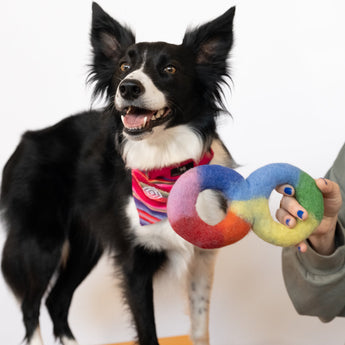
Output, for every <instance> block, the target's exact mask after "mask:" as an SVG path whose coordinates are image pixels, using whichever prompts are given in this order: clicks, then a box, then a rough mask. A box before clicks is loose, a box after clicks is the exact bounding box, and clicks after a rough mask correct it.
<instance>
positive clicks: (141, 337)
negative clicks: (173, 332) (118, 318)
mask: <svg viewBox="0 0 345 345" xmlns="http://www.w3.org/2000/svg"><path fill="white" fill-rule="evenodd" d="M164 260H165V254H164V253H162V252H150V251H147V250H146V249H144V248H142V247H136V248H135V249H134V250H133V252H131V253H127V255H126V257H125V258H124V260H123V261H122V267H123V273H124V294H125V297H126V300H127V303H128V305H129V307H130V310H131V312H132V316H133V321H134V324H135V327H136V331H137V336H138V344H139V345H158V340H157V334H156V326H155V319H154V307H153V275H154V274H155V272H156V271H157V270H158V269H159V268H160V267H161V265H162V264H163V262H164Z"/></svg>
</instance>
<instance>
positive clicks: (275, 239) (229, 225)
mask: <svg viewBox="0 0 345 345" xmlns="http://www.w3.org/2000/svg"><path fill="white" fill-rule="evenodd" d="M285 183H287V184H290V185H292V186H293V187H294V188H295V197H296V199H297V201H298V202H299V203H300V204H301V205H302V206H303V207H304V208H305V209H306V210H307V211H308V218H307V219H306V220H304V221H298V222H297V225H296V226H295V227H294V228H293V229H291V228H288V227H287V226H285V225H283V224H280V223H278V222H276V221H275V220H273V218H272V216H271V213H270V209H269V204H268V199H269V197H270V195H271V192H272V191H273V189H275V187H276V186H278V185H281V184H285ZM205 189H214V190H218V191H221V192H222V193H223V195H224V196H225V197H226V198H227V199H228V200H229V201H230V205H229V208H228V211H227V214H226V216H225V218H224V219H223V220H222V221H221V222H219V223H218V224H216V225H209V224H207V223H205V222H204V221H203V220H202V219H201V218H200V217H199V215H198V213H197V210H196V207H195V205H196V201H197V198H198V195H199V193H200V192H201V191H203V190H205ZM322 217H323V198H322V194H321V192H320V190H319V189H318V188H317V186H316V184H315V181H314V180H313V179H312V178H311V177H310V176H309V175H308V174H306V173H305V172H303V171H302V170H300V169H298V168H296V167H294V166H292V165H289V164H283V163H276V164H269V165H266V166H264V167H262V168H260V169H258V170H256V171H254V172H253V173H252V174H251V175H250V176H249V177H248V178H247V179H244V178H243V177H242V176H241V175H240V174H239V173H237V172H236V171H234V170H232V169H229V168H226V167H222V166H219V165H203V166H199V167H196V168H193V169H191V170H189V171H187V172H186V173H185V174H183V175H182V176H181V177H180V178H179V179H178V180H177V182H176V183H175V185H174V187H173V189H172V190H171V193H170V195H169V199H168V219H169V221H170V224H171V226H172V228H173V229H174V230H175V231H176V233H177V234H179V235H180V236H181V237H183V238H184V239H185V240H187V241H189V242H191V243H193V244H194V245H196V246H198V247H201V248H207V249H211V248H219V247H223V246H226V245H229V244H232V243H234V242H237V241H239V240H240V239H242V238H243V237H244V236H245V235H246V234H247V233H248V232H249V230H250V229H251V228H252V229H253V231H254V232H255V233H256V234H257V235H258V236H259V237H261V238H262V239H263V240H265V241H267V242H269V243H272V244H275V245H278V246H282V247H287V246H292V245H296V244H298V243H299V242H301V241H303V240H305V239H306V238H307V237H309V235H310V234H311V233H312V232H313V231H314V229H315V228H316V227H317V226H318V224H319V223H320V221H321V219H322Z"/></svg>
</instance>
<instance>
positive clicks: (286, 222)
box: [285, 218, 291, 226]
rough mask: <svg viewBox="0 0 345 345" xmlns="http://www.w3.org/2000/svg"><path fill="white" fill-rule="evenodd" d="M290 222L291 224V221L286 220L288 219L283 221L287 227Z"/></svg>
mask: <svg viewBox="0 0 345 345" xmlns="http://www.w3.org/2000/svg"><path fill="white" fill-rule="evenodd" d="M290 222H291V219H290V218H288V219H287V220H286V221H285V224H286V225H287V226H289V224H290Z"/></svg>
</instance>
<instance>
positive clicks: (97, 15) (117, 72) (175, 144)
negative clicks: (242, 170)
mask: <svg viewBox="0 0 345 345" xmlns="http://www.w3.org/2000/svg"><path fill="white" fill-rule="evenodd" d="M234 13H235V8H230V9H229V10H228V11H227V12H226V13H224V14H223V15H221V16H220V17H218V18H216V19H215V20H213V21H211V22H209V23H206V24H204V25H202V26H200V27H198V28H196V29H194V30H189V31H187V32H186V34H185V36H184V39H183V42H182V44H181V45H173V44H167V43H164V42H156V43H135V38H134V35H133V33H132V32H131V31H130V30H129V29H127V28H125V27H123V26H122V25H120V24H119V23H118V22H117V21H115V20H114V19H112V18H111V17H110V16H109V15H108V14H107V13H105V12H104V11H103V10H102V9H101V8H100V7H99V6H98V5H97V4H95V3H94V4H93V19H92V30H91V44H92V48H93V63H92V67H91V74H90V79H91V81H92V82H94V84H95V94H96V95H104V96H106V98H107V101H108V105H107V107H106V108H105V109H104V110H102V111H89V112H85V113H82V114H78V115H75V116H71V117H69V118H66V119H64V120H63V121H61V122H59V123H58V124H56V125H54V126H52V127H49V128H46V129H43V130H39V131H29V132H26V133H25V134H24V135H23V137H22V140H21V142H20V144H19V146H18V147H17V149H16V151H15V152H14V154H13V155H12V157H11V158H10V160H9V161H8V163H7V164H6V166H5V168H4V171H3V180H2V189H1V206H2V210H3V215H4V219H5V220H6V225H7V229H8V234H7V240H6V243H5V246H4V249H3V256H2V271H3V274H4V276H5V279H6V281H7V283H8V284H9V286H10V287H11V289H12V290H13V293H14V294H15V295H16V297H17V298H18V300H19V301H20V303H21V309H22V313H23V321H24V325H25V329H26V335H25V339H26V341H27V343H28V344H30V345H42V344H43V341H42V338H41V335H40V328H39V312H40V304H41V300H42V297H43V295H44V294H45V292H46V291H47V287H48V285H49V283H51V281H52V277H53V275H54V276H55V277H56V280H54V285H53V286H52V288H51V290H50V291H49V294H48V297H47V300H46V305H47V308H48V311H49V314H50V316H51V319H52V321H53V324H54V333H55V336H56V337H57V338H58V339H60V340H61V342H62V344H64V345H67V344H68V345H71V344H77V343H76V341H75V339H74V337H73V334H72V332H71V330H70V327H69V325H68V320H67V318H68V310H69V307H70V303H71V300H72V296H73V293H74V291H75V289H76V288H77V287H78V285H79V284H80V283H81V282H82V281H83V279H84V278H85V277H86V276H87V275H88V274H89V273H90V271H91V270H92V269H93V267H94V266H95V265H96V263H97V262H98V260H99V258H100V256H101V255H102V254H103V253H104V252H107V253H110V254H111V255H112V257H113V258H114V265H116V267H118V270H117V272H118V274H119V276H120V277H121V279H122V280H121V281H122V288H123V294H124V297H125V300H126V302H127V303H128V306H129V308H130V310H131V312H132V316H133V321H134V325H135V327H136V331H137V337H138V340H137V341H138V344H140V345H157V344H158V340H157V336H156V329H155V321H154V308H153V287H152V284H153V278H154V275H155V273H157V272H158V271H160V270H173V271H174V272H175V273H177V274H178V276H179V277H181V276H182V275H183V274H185V275H186V276H187V278H188V291H189V299H190V314H191V338H192V340H193V344H194V345H209V334H208V318H209V317H208V309H209V299H210V290H211V285H212V279H213V278H212V276H213V269H214V261H215V260H214V259H215V254H216V253H215V251H213V250H201V249H198V248H196V247H193V246H192V245H191V244H189V243H187V242H186V241H184V240H183V239H182V238H180V237H179V236H178V235H176V234H175V232H174V231H173V230H172V229H171V227H170V226H169V222H168V220H167V219H166V218H164V217H163V219H158V220H157V221H154V222H149V223H148V224H145V225H142V223H141V221H142V218H141V216H142V215H141V216H140V217H139V213H140V212H139V211H140V210H139V211H138V209H139V207H138V204H137V202H136V201H137V199H135V198H134V197H133V196H134V195H133V192H132V182H133V177H132V176H133V171H134V170H136V171H139V173H140V174H142V176H148V174H149V173H150V172H151V171H156V172H157V171H160V170H162V171H164V172H165V173H167V172H168V174H170V173H171V175H173V174H172V172H174V176H175V177H176V175H179V174H181V173H182V172H183V171H185V170H186V169H189V168H190V167H192V166H194V165H197V164H200V161H202V160H203V159H204V158H205V157H206V156H207V157H208V158H207V157H206V158H207V159H206V161H207V163H208V164H220V165H224V166H229V167H231V166H233V162H232V159H231V156H230V155H229V153H228V151H227V150H226V149H225V147H224V145H223V144H222V142H221V141H220V139H219V137H218V135H217V132H216V117H217V115H218V114H219V113H220V112H221V111H222V110H223V108H224V107H223V105H222V101H221V95H222V91H221V85H222V83H224V82H225V79H226V78H227V77H228V66H227V58H228V54H229V51H230V49H231V46H232V42H233V33H232V26H233V18H234ZM186 162H187V163H186ZM155 178H157V179H160V178H161V177H160V176H156V177H155ZM165 178H166V176H165ZM166 180H169V176H168V177H167V178H166ZM164 181H165V180H164ZM164 181H163V184H164ZM139 185H140V183H139ZM144 203H145V202H144ZM224 206H226V205H225V204H224V201H223V200H222V199H221V197H220V196H219V195H217V194H216V193H214V192H212V191H206V192H203V193H202V194H200V197H199V199H198V206H197V207H198V210H199V213H200V216H201V217H202V218H203V219H205V220H206V221H207V222H209V223H213V224H215V223H217V222H219V221H220V219H222V217H223V216H224V211H225V207H224ZM137 207H138V209H137ZM148 208H150V205H149V206H148ZM163 208H164V207H163ZM138 212H139V213H138ZM163 213H164V212H163ZM149 216H150V215H149Z"/></svg>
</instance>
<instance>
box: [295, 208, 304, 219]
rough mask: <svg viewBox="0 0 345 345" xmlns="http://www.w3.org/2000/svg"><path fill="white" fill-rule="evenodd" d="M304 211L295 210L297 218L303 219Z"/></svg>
mask: <svg viewBox="0 0 345 345" xmlns="http://www.w3.org/2000/svg"><path fill="white" fill-rule="evenodd" d="M303 215H304V212H303V211H302V210H299V211H297V216H298V218H299V219H303Z"/></svg>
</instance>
